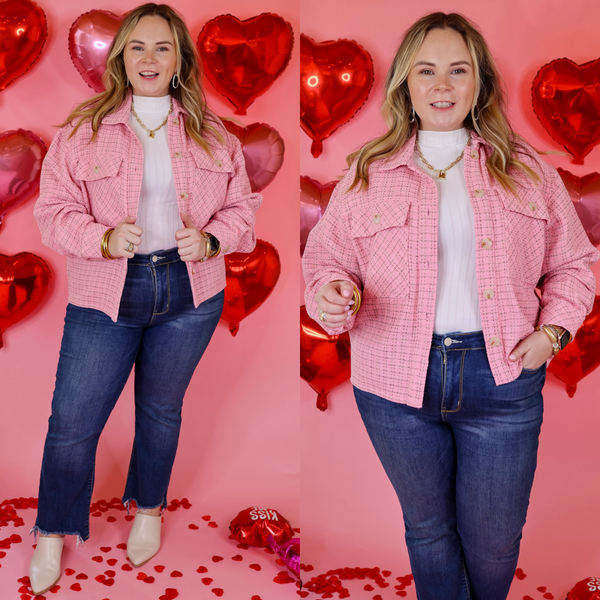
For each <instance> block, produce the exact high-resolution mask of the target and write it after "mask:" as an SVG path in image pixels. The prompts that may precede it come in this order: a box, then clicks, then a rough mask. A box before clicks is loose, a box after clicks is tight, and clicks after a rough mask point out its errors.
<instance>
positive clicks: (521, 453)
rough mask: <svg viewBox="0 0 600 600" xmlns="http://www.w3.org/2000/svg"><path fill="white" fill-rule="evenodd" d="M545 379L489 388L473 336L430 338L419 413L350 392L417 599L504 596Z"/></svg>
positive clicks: (500, 599) (497, 599) (535, 376)
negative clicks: (388, 497)
mask: <svg viewBox="0 0 600 600" xmlns="http://www.w3.org/2000/svg"><path fill="white" fill-rule="evenodd" d="M448 340H449V341H450V342H451V343H449V345H446V344H447V343H448ZM545 376H546V366H545V364H544V365H542V366H541V367H540V368H539V369H536V370H524V371H523V373H522V374H521V375H520V377H519V378H518V379H516V380H515V381H512V382H510V383H506V384H504V385H499V386H497V385H496V384H495V382H494V379H493V377H492V373H491V370H490V365H489V362H488V359H487V355H486V351H485V340H484V337H483V334H482V332H480V331H478V332H472V333H451V334H447V335H434V336H433V341H432V345H431V351H430V353H429V367H428V370H427V379H426V384H425V393H424V399H423V407H422V408H420V409H419V408H412V407H409V406H406V405H403V404H397V403H394V402H390V401H388V400H385V399H383V398H380V397H379V396H376V395H374V394H370V393H367V392H364V391H362V390H359V389H357V388H354V394H355V397H356V401H357V404H358V409H359V411H360V414H361V416H362V419H363V421H364V423H365V426H366V428H367V431H368V433H369V436H370V438H371V441H372V442H373V446H374V447H375V450H376V452H377V454H378V455H379V459H380V460H381V462H382V464H383V467H384V469H385V471H386V473H387V476H388V477H389V479H390V481H391V483H392V485H393V486H394V488H395V490H396V493H397V495H398V498H399V500H400V504H401V506H402V512H403V514H404V523H405V527H406V545H407V547H408V553H409V557H410V563H411V568H412V572H413V575H414V578H415V586H416V589H417V597H418V598H419V600H466V599H471V600H505V598H506V597H507V595H508V590H509V588H510V585H511V582H512V579H513V575H514V573H515V569H516V567H517V559H518V556H519V544H520V540H521V532H522V529H523V525H524V524H525V517H526V514H527V506H528V504H529V495H530V492H531V486H532V483H533V475H534V472H535V467H536V457H537V449H538V437H539V433H540V427H541V424H542V413H543V402H542V393H541V392H542V388H543V386H544V380H545Z"/></svg>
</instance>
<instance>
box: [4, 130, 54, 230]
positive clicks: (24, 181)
mask: <svg viewBox="0 0 600 600" xmlns="http://www.w3.org/2000/svg"><path fill="white" fill-rule="evenodd" d="M45 155H46V144H44V141H43V140H42V138H40V137H38V136H37V135H35V133H33V132H31V131H26V130H24V129H17V130H16V131H5V132H4V133H0V226H1V225H2V220H3V219H4V215H6V213H7V212H8V211H9V210H10V209H11V208H14V207H15V206H19V204H21V203H22V202H24V201H25V200H27V199H28V198H29V197H31V196H32V195H34V194H37V192H38V191H39V189H40V172H41V170H42V161H43V159H44V156H45Z"/></svg>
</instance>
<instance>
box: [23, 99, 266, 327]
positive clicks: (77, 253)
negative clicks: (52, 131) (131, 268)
mask: <svg viewBox="0 0 600 600" xmlns="http://www.w3.org/2000/svg"><path fill="white" fill-rule="evenodd" d="M130 109H131V97H129V98H128V99H127V100H126V101H125V102H124V103H123V104H122V105H121V106H120V107H119V108H118V109H117V110H116V111H115V112H113V113H111V114H109V115H108V116H106V117H105V118H104V120H103V121H102V125H101V126H100V128H99V130H98V136H97V138H96V140H95V141H94V143H91V144H90V143H88V142H89V140H90V137H91V132H92V130H91V125H90V124H89V123H86V124H84V125H82V126H81V127H80V129H79V130H78V131H77V133H76V134H75V135H74V136H73V137H72V138H71V139H68V136H69V134H70V133H71V131H72V129H73V127H72V125H66V126H65V127H63V128H61V129H59V131H58V132H57V134H56V135H55V137H54V139H53V140H52V144H51V145H50V149H49V150H48V153H47V155H46V157H45V159H44V164H43V166H42V173H41V181H40V197H39V199H38V201H37V203H36V205H35V210H34V214H35V217H36V219H37V222H38V225H39V227H40V230H41V232H42V240H43V242H44V244H46V245H47V246H49V247H50V248H52V249H53V250H56V251H57V252H59V253H60V254H65V255H67V274H68V284H69V302H71V303H72V304H76V305H77V306H82V307H86V308H94V309H97V310H101V311H103V312H105V313H106V314H107V315H109V316H110V317H111V319H112V320H113V321H116V320H117V316H118V313H119V304H120V301H121V295H122V293H123V287H124V284H125V276H126V274H127V259H126V258H117V259H116V260H107V259H105V258H103V257H102V254H101V252H100V242H101V240H102V236H103V234H104V232H105V231H106V230H107V229H108V228H109V227H115V226H116V225H118V224H119V223H120V222H121V221H122V220H123V219H124V218H125V217H126V216H127V215H132V216H134V217H135V216H136V215H137V208H138V201H139V198H140V191H141V186H142V171H143V151H142V146H141V144H140V142H139V140H138V139H137V137H136V135H135V133H134V132H133V130H132V129H131V128H130V127H129V124H128V122H129V113H130ZM186 115H187V113H186V111H185V109H183V107H182V106H181V105H180V104H179V102H177V100H175V99H173V112H172V114H171V115H170V117H169V121H168V125H167V127H168V133H167V135H168V143H169V149H170V151H171V164H172V167H173V176H174V179H175V189H176V192H177V201H178V204H179V210H180V212H181V213H185V214H187V215H188V216H189V217H190V218H191V220H192V222H193V223H194V224H195V225H196V227H198V228H199V229H202V230H204V231H206V232H208V233H211V234H212V235H214V236H215V237H216V238H217V239H218V240H219V241H220V243H221V249H222V250H221V254H220V255H219V256H217V257H215V258H214V259H210V260H207V261H205V262H188V263H186V265H187V269H188V274H189V277H190V283H191V287H192V292H193V297H194V305H195V306H198V305H199V304H200V303H201V302H203V301H204V300H207V299H208V298H210V297H211V296H213V295H215V294H216V293H217V292H219V291H221V290H222V289H224V287H225V259H224V256H225V255H226V254H228V253H230V252H250V251H251V250H252V249H253V248H254V246H255V244H256V238H255V235H254V220H255V218H254V213H255V212H256V210H257V208H258V207H259V206H260V203H261V201H262V197H261V196H260V194H255V193H252V192H251V189H250V183H249V181H248V176H247V175H246V171H245V168H244V156H243V154H242V149H241V145H240V143H239V141H238V139H237V138H236V137H235V136H233V135H231V134H229V133H228V132H227V131H226V130H225V128H224V127H223V128H222V134H223V137H224V138H225V145H223V146H220V147H215V148H214V149H213V156H212V158H211V157H210V156H209V155H208V154H207V153H206V152H205V151H204V150H203V149H202V148H200V147H199V146H198V145H197V144H196V142H194V141H193V140H191V139H190V138H188V136H187V135H186V133H185V119H186ZM175 246H176V242H175V240H173V247H175Z"/></svg>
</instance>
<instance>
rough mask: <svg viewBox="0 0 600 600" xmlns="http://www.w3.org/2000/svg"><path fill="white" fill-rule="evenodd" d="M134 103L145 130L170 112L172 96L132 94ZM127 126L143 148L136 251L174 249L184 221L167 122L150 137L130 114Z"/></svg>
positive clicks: (152, 126) (141, 252)
mask: <svg viewBox="0 0 600 600" xmlns="http://www.w3.org/2000/svg"><path fill="white" fill-rule="evenodd" d="M133 106H134V108H135V112H136V113H137V115H138V117H139V118H140V120H141V121H142V123H143V124H144V125H145V126H146V127H147V128H148V129H155V128H156V127H158V126H159V125H160V124H161V123H162V122H163V121H164V120H165V118H166V116H167V114H168V113H169V108H170V106H171V96H163V97H161V98H151V97H148V96H133ZM129 125H130V126H131V128H132V129H133V131H134V132H135V134H136V135H137V137H138V139H139V140H140V143H141V144H142V148H143V150H144V173H143V175H142V191H141V193H140V202H139V206H138V212H137V218H136V221H135V223H136V225H139V226H140V227H141V228H142V230H143V233H142V243H141V244H140V248H139V253H140V254H148V253H150V252H155V251H156V250H167V249H169V248H174V247H175V246H177V241H176V240H175V232H176V231H177V230H178V229H181V228H183V223H182V222H181V218H180V216H179V208H178V206H177V194H176V192H175V181H174V179H173V168H172V166H171V155H170V153H169V143H168V138H167V127H168V124H165V125H164V126H163V127H161V128H160V129H159V130H158V131H157V132H156V133H155V134H154V137H153V138H151V137H150V136H149V135H148V132H147V131H146V130H144V129H143V128H142V126H141V125H140V124H139V123H138V122H137V119H136V118H135V117H134V116H133V113H131V114H130V115H129Z"/></svg>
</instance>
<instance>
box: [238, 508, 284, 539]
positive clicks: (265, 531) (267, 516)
mask: <svg viewBox="0 0 600 600" xmlns="http://www.w3.org/2000/svg"><path fill="white" fill-rule="evenodd" d="M229 531H230V532H231V535H232V536H233V537H234V538H235V539H236V540H237V541H238V542H240V543H242V544H249V545H250V546H258V547H259V548H262V547H264V546H267V545H268V542H267V538H268V537H269V536H270V535H271V536H273V538H274V540H275V541H276V542H278V543H279V544H283V543H284V542H286V541H287V540H289V539H291V538H293V537H294V530H293V529H292V526H291V524H290V522H289V521H288V520H287V519H286V518H285V517H284V516H283V515H281V513H279V512H277V511H276V510H273V509H272V508H260V507H258V506H250V507H249V508H247V509H246V510H242V511H241V512H239V513H238V514H237V516H236V517H235V518H234V519H233V520H232V521H231V523H230V524H229Z"/></svg>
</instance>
